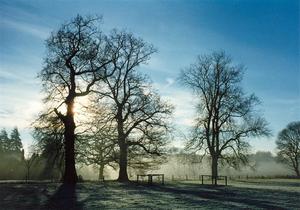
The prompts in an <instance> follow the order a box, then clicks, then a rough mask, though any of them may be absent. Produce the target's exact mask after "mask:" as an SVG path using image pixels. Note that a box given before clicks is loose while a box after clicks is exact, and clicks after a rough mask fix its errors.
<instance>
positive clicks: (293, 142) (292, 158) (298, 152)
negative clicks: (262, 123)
mask: <svg viewBox="0 0 300 210" xmlns="http://www.w3.org/2000/svg"><path fill="white" fill-rule="evenodd" d="M276 144H277V149H278V150H279V152H278V154H277V155H278V158H279V160H280V161H281V162H283V163H285V164H287V165H288V166H289V167H291V168H292V169H293V170H294V171H295V173H296V175H297V177H300V172H299V167H300V166H299V165H300V122H299V121H298V122H292V123H290V124H288V126H287V127H286V128H285V129H283V130H282V131H280V133H279V135H278V138H277V140H276Z"/></svg>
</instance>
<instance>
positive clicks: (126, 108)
mask: <svg viewBox="0 0 300 210" xmlns="http://www.w3.org/2000/svg"><path fill="white" fill-rule="evenodd" d="M109 40H110V43H111V47H112V48H113V49H116V51H117V52H118V55H119V57H116V59H114V60H113V62H112V63H113V65H111V68H112V70H111V71H113V72H114V74H113V75H112V76H110V77H106V78H105V79H104V87H101V90H105V91H100V94H101V96H102V97H104V98H106V100H108V101H109V104H110V106H111V107H110V110H111V112H112V114H113V118H112V120H114V122H115V123H116V125H117V139H118V146H119V151H120V155H119V177H118V180H119V181H128V174H127V166H128V148H129V147H139V148H142V149H143V150H144V151H145V152H147V153H151V154H156V155H159V154H160V152H161V149H162V148H163V146H164V144H165V143H166V138H165V137H166V135H167V133H168V125H167V120H168V117H169V116H170V114H171V112H172V107H171V106H170V105H168V104H167V103H165V102H163V101H162V100H161V99H160V97H159V96H158V94H157V93H155V92H154V91H153V90H152V89H151V85H150V83H149V82H148V80H147V78H146V77H145V76H142V75H141V74H139V73H138V72H137V70H136V68H137V67H138V66H140V65H141V64H143V63H146V62H147V61H148V60H149V59H150V56H151V55H152V54H153V53H154V52H156V50H155V49H154V48H153V46H152V45H148V44H147V43H145V42H144V41H143V40H142V39H138V38H135V37H134V36H133V35H132V34H129V33H125V32H117V31H114V32H112V34H111V36H110V38H109Z"/></svg>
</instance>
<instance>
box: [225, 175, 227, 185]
mask: <svg viewBox="0 0 300 210" xmlns="http://www.w3.org/2000/svg"><path fill="white" fill-rule="evenodd" d="M225 185H226V186H227V176H225Z"/></svg>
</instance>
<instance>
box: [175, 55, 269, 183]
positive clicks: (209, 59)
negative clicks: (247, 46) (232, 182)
mask: <svg viewBox="0 0 300 210" xmlns="http://www.w3.org/2000/svg"><path fill="white" fill-rule="evenodd" d="M243 70H244V68H243V66H241V65H237V66H235V65H233V64H232V61H231V59H230V57H229V56H227V55H226V54H225V53H224V52H214V53H212V54H210V55H203V56H199V57H198V59H197V62H196V63H195V64H192V65H191V66H190V67H188V68H186V69H185V70H182V71H181V75H180V79H181V81H182V83H183V84H184V85H185V86H187V87H189V88H191V89H192V90H193V92H194V94H195V95H196V96H197V98H198V100H199V103H198V106H197V118H196V119H195V126H194V127H193V130H192V135H191V138H190V139H189V141H188V142H187V145H186V147H187V149H189V150H192V151H195V152H196V151H202V154H203V155H206V154H209V155H210V157H211V170H212V172H211V173H212V178H213V179H214V183H215V184H217V176H218V163H219V162H220V161H226V162H227V163H229V164H231V165H233V166H235V165H237V164H238V162H240V161H242V162H246V161H247V158H246V156H245V153H246V152H247V148H248V147H249V144H248V142H247V141H246V140H247V139H249V137H257V136H261V135H268V134H269V130H268V129H267V123H266V121H265V120H264V119H263V118H262V117H260V116H259V115H258V114H257V113H255V109H254V106H255V105H256V104H258V103H259V100H258V98H257V97H256V96H255V95H253V94H252V95H246V94H245V93H244V91H243V90H242V88H241V80H242V76H243Z"/></svg>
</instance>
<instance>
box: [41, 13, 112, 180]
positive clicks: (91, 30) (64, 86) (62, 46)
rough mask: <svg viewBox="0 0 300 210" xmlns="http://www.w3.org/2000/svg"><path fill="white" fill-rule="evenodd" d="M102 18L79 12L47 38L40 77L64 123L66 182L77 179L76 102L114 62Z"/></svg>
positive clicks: (47, 99)
mask: <svg viewBox="0 0 300 210" xmlns="http://www.w3.org/2000/svg"><path fill="white" fill-rule="evenodd" d="M100 20H101V18H97V17H96V18H93V17H81V16H79V15H78V16H76V17H75V18H74V19H72V20H71V21H70V22H68V23H66V24H63V25H62V26H61V27H60V29H59V30H58V31H56V32H53V33H52V34H51V36H50V38H49V39H48V40H47V45H46V46H47V51H48V54H47V57H46V58H45V59H44V63H45V66H44V68H43V70H42V71H41V73H40V74H39V77H40V78H41V80H42V83H43V86H44V92H45V93H46V94H47V97H46V98H45V100H44V101H45V103H46V104H47V105H48V107H49V110H50V112H55V113H56V115H57V116H58V117H59V119H60V120H61V122H62V123H63V125H64V150H65V173H64V177H63V181H64V183H70V184H74V183H76V181H77V174H76V169H75V150H74V143H75V128H76V124H75V121H74V103H75V99H76V98H78V97H83V96H86V95H88V94H89V93H90V92H91V91H92V88H93V86H94V84H95V83H96V82H98V81H100V80H101V79H102V76H103V75H109V73H108V72H107V68H106V66H107V65H108V64H109V63H110V62H111V60H110V58H111V57H113V56H114V55H113V54H111V51H110V48H109V46H108V45H107V44H106V43H107V42H106V41H105V40H106V38H105V37H104V36H103V35H102V34H101V32H100V31H99V30H98V29H97V25H96V24H98V23H99V21H100Z"/></svg>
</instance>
